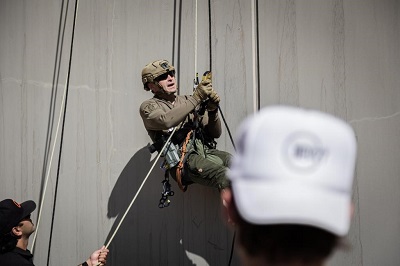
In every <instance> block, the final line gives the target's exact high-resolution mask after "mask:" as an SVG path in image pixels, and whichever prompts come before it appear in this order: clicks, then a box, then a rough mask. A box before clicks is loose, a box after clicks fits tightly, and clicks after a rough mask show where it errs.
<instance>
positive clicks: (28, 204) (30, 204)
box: [21, 200, 36, 219]
mask: <svg viewBox="0 0 400 266" xmlns="http://www.w3.org/2000/svg"><path fill="white" fill-rule="evenodd" d="M21 207H22V209H23V210H24V211H23V213H22V217H21V219H23V218H24V217H26V216H28V215H29V214H31V213H32V212H33V211H34V210H35V209H36V203H35V202H34V201H33V200H27V201H25V202H22V203H21Z"/></svg>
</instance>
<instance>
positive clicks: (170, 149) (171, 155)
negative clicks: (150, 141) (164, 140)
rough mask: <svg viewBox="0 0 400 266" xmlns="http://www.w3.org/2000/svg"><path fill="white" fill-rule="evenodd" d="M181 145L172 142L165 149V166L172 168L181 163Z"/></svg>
mask: <svg viewBox="0 0 400 266" xmlns="http://www.w3.org/2000/svg"><path fill="white" fill-rule="evenodd" d="M178 150H179V146H178V145H176V144H174V143H172V142H170V143H169V144H168V145H167V147H166V149H165V150H164V151H163V153H162V156H164V158H165V161H164V164H163V168H166V169H171V168H172V167H174V166H176V165H177V164H178V163H179V160H180V158H179V153H178Z"/></svg>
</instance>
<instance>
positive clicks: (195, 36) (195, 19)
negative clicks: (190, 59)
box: [194, 0, 197, 77]
mask: <svg viewBox="0 0 400 266" xmlns="http://www.w3.org/2000/svg"><path fill="white" fill-rule="evenodd" d="M195 2H196V3H195V14H194V76H195V77H197V0H195Z"/></svg>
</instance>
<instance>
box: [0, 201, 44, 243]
mask: <svg viewBox="0 0 400 266" xmlns="http://www.w3.org/2000/svg"><path fill="white" fill-rule="evenodd" d="M35 209H36V204H35V202H34V201H32V200H27V201H25V202H23V203H21V204H19V203H17V202H16V201H15V200H12V199H5V200H2V201H0V237H2V236H3V235H5V234H7V233H9V232H11V230H12V229H13V227H14V226H17V225H18V223H19V222H20V221H22V219H23V218H25V217H26V216H28V215H29V214H31V213H32V212H33V211H34V210H35Z"/></svg>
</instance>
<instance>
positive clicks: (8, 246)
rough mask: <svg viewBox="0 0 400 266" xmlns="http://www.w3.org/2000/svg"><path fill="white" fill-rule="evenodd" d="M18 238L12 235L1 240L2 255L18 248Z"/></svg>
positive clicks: (9, 234) (0, 250)
mask: <svg viewBox="0 0 400 266" xmlns="http://www.w3.org/2000/svg"><path fill="white" fill-rule="evenodd" d="M17 242H18V238H17V237H16V236H15V235H13V234H12V233H8V234H5V235H4V236H2V237H1V238H0V254H3V253H6V252H9V251H11V250H13V249H14V248H15V247H16V246H17Z"/></svg>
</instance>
